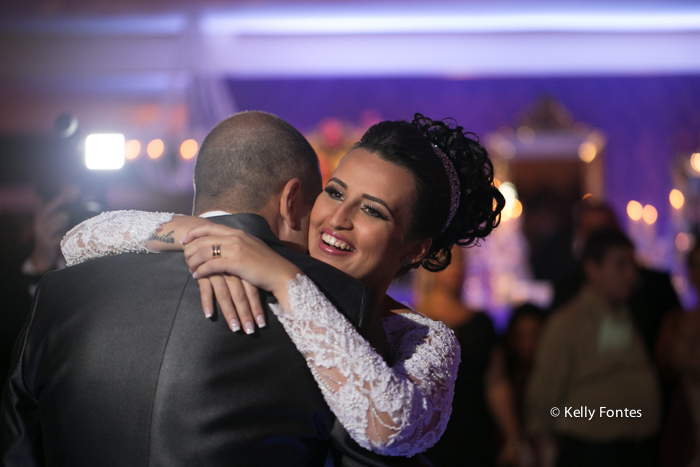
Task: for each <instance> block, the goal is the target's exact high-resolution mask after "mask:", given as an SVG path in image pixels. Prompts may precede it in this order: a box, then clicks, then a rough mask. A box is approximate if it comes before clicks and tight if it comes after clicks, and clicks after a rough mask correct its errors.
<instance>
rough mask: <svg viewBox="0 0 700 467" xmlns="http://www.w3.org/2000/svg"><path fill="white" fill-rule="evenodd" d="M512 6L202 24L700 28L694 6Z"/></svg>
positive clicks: (344, 12) (219, 18)
mask: <svg viewBox="0 0 700 467" xmlns="http://www.w3.org/2000/svg"><path fill="white" fill-rule="evenodd" d="M513 10H514V11H512V12H509V13H505V14H504V13H503V11H493V10H492V11H488V10H486V11H464V10H459V9H458V10H456V11H455V10H454V9H451V10H450V11H444V10H443V11H440V10H436V9H435V8H432V5H431V8H430V11H426V10H418V9H415V8H414V9H408V10H407V11H405V12H404V13H400V14H397V13H396V11H387V10H383V9H381V8H364V9H362V8H355V9H337V8H316V9H314V10H304V9H298V10H295V11H292V10H287V11H285V10H283V9H282V10H279V9H278V10H276V11H271V10H269V9H264V8H261V9H258V10H255V9H249V10H247V11H243V10H238V11H230V12H221V11H217V12H216V13H210V14H207V15H205V16H204V18H203V19H202V22H201V23H200V24H201V28H202V30H203V31H205V32H207V33H211V34H222V33H223V34H231V33H233V34H271V35H274V34H377V33H379V34H382V33H394V34H406V33H442V34H445V33H504V32H563V31H576V32H677V31H697V30H700V12H699V11H698V9H697V8H665V9H661V8H659V9H656V10H651V9H646V10H644V9H640V10H638V11H628V10H626V11H615V10H611V9H601V8H588V9H583V10H578V11H577V10H563V9H550V10H542V11H537V12H526V11H518V10H517V9H513Z"/></svg>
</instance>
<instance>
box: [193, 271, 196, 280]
mask: <svg viewBox="0 0 700 467" xmlns="http://www.w3.org/2000/svg"><path fill="white" fill-rule="evenodd" d="M192 277H194V278H195V279H196V278H197V271H195V272H193V273H192Z"/></svg>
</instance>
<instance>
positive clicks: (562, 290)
mask: <svg viewBox="0 0 700 467" xmlns="http://www.w3.org/2000/svg"><path fill="white" fill-rule="evenodd" d="M79 197H80V196H79V193H78V191H77V190H75V189H72V188H65V189H63V190H62V191H60V192H59V193H58V194H55V195H54V196H53V197H51V198H48V199H45V198H41V197H38V198H37V201H36V205H35V209H34V215H33V217H32V218H31V219H24V220H22V219H19V220H18V219H17V218H15V220H14V222H5V223H4V224H3V226H2V229H1V232H0V234H1V235H2V239H3V242H2V243H3V245H4V247H3V250H2V252H1V253H0V254H1V255H2V259H3V263H2V264H3V268H2V274H3V281H1V282H2V285H1V288H0V293H2V296H3V300H4V303H6V304H7V305H8V306H7V307H5V308H4V311H3V312H2V314H1V315H0V324H2V326H0V330H1V331H0V374H2V375H3V377H4V375H6V374H7V370H8V367H9V359H10V352H11V347H12V344H13V342H14V339H15V337H16V335H17V334H18V333H19V331H20V328H21V326H22V324H23V320H24V314H25V313H26V312H27V311H28V310H29V308H30V300H31V294H32V293H33V291H34V289H35V287H36V284H37V283H38V281H39V280H40V278H41V276H42V275H43V274H45V273H46V272H47V271H49V270H51V269H55V268H61V267H64V266H65V263H64V262H63V259H62V257H61V255H60V249H59V242H60V240H61V238H62V237H63V235H64V234H65V232H66V231H67V230H68V229H69V228H70V227H72V225H74V224H75V223H77V222H78V221H79V220H80V219H78V218H77V217H75V216H74V211H76V209H75V207H74V205H75V203H76V200H78V199H79ZM574 217H575V221H574V227H573V236H572V238H573V241H572V242H571V252H570V253H571V258H574V260H573V261H570V260H567V264H568V266H567V268H562V270H560V272H559V273H558V275H557V277H556V278H555V280H553V286H554V290H555V298H554V300H553V305H552V306H551V307H550V309H547V310H544V309H540V308H538V307H536V306H534V305H532V304H527V303H526V304H522V305H521V306H518V307H517V308H515V309H514V310H512V314H511V316H510V320H509V323H508V327H507V330H506V331H505V332H504V334H503V335H499V334H498V333H497V332H496V330H495V328H494V325H493V323H492V321H491V319H490V318H489V316H488V314H487V313H484V312H482V311H481V310H473V309H470V308H468V307H467V306H465V304H464V302H463V300H462V296H463V293H462V292H463V290H462V288H463V284H464V281H465V276H464V271H465V261H466V256H467V254H465V251H464V250H462V249H460V248H455V249H454V250H453V251H452V264H451V265H450V266H449V267H448V268H447V269H445V270H444V271H442V272H440V273H428V272H426V271H417V272H416V273H415V275H414V276H413V288H414V298H415V308H416V309H417V310H418V311H420V312H422V313H424V314H425V315H427V316H429V317H430V318H433V319H437V320H441V321H443V322H444V323H445V324H447V325H448V326H449V327H450V328H452V329H453V330H454V332H455V334H456V336H457V338H458V339H459V342H460V344H461V347H462V361H461V364H460V368H459V372H458V377H457V382H456V387H455V397H454V403H453V412H452V416H451V419H450V422H449V425H448V428H447V430H446V432H445V434H444V436H443V437H442V439H441V440H440V441H439V442H438V444H437V445H435V446H434V447H433V448H431V449H430V450H429V451H428V452H427V453H426V455H427V456H428V457H429V458H430V459H431V460H432V461H433V462H434V463H435V465H436V466H465V465H466V466H497V465H498V466H520V467H549V466H562V467H567V466H596V467H604V466H640V467H642V466H650V467H651V466H660V467H676V466H677V467H681V466H695V465H698V466H700V449H699V447H700V307H698V309H696V310H683V309H682V307H681V304H680V302H679V300H678V297H677V295H676V293H675V291H674V288H673V286H672V284H671V281H670V278H669V276H668V274H666V273H664V272H659V271H654V270H650V269H647V268H645V267H642V266H640V265H639V264H637V263H636V262H635V249H634V245H633V244H632V242H631V241H630V240H629V238H628V237H627V236H625V234H624V233H623V232H622V230H621V228H620V226H619V224H618V222H617V220H616V218H615V215H614V213H613V211H612V210H611V209H610V208H609V207H608V206H606V205H604V204H595V203H589V204H585V205H582V206H581V207H580V208H579V210H578V211H577V212H576V215H575V216H574ZM564 269H566V270H564ZM562 271H563V272H562ZM688 274H689V278H690V281H691V283H692V284H693V286H694V287H695V288H696V289H698V290H699V291H700V246H696V247H695V248H693V249H692V250H691V251H690V253H689V254H688ZM684 311H685V312H684Z"/></svg>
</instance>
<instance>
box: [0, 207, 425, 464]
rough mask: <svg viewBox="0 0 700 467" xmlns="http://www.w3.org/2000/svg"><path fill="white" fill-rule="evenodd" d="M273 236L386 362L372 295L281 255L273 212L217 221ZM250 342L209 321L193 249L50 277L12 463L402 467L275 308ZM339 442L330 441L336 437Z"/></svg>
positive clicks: (27, 331) (14, 384)
mask: <svg viewBox="0 0 700 467" xmlns="http://www.w3.org/2000/svg"><path fill="white" fill-rule="evenodd" d="M212 220H213V221H215V222H219V223H222V224H226V225H229V226H231V227H236V228H240V229H242V230H245V231H247V232H249V233H251V234H253V235H255V236H257V237H259V238H262V239H263V240H265V241H266V242H267V243H268V244H269V245H270V246H271V247H272V248H273V249H274V250H275V251H277V252H278V253H280V254H281V255H283V256H284V257H286V258H288V259H289V260H291V261H292V262H294V263H295V264H296V265H297V266H299V267H300V269H302V270H303V271H304V272H305V273H306V274H307V275H308V276H309V277H311V278H312V279H313V280H314V281H315V282H316V283H317V284H318V285H319V288H321V290H322V291H323V292H324V293H325V294H326V295H327V296H328V297H329V298H330V299H331V301H333V303H334V304H335V305H336V306H337V307H338V309H339V310H340V311H341V312H342V313H343V314H345V315H346V316H347V317H348V318H349V319H350V321H352V322H353V323H354V324H355V325H356V326H357V327H358V328H359V329H360V330H361V331H362V332H363V334H364V335H365V336H366V338H367V339H368V340H369V341H370V342H371V343H372V344H373V345H374V346H375V348H377V350H378V351H379V352H380V353H381V354H382V355H385V356H386V355H388V344H387V341H386V336H385V335H384V331H383V329H382V327H381V320H380V317H379V315H378V312H377V308H376V303H375V302H376V299H375V297H374V294H373V292H372V291H371V290H370V289H368V288H367V287H365V286H363V285H362V284H361V283H360V282H358V281H356V280H354V279H352V278H350V277H349V276H347V275H345V274H344V273H342V272H340V271H338V270H336V269H334V268H332V267H330V266H328V265H326V264H324V263H321V262H319V261H316V260H314V259H312V258H310V257H308V256H306V255H304V254H301V253H298V252H295V251H293V250H290V249H287V248H284V247H283V246H282V245H281V244H280V243H279V242H278V240H277V239H276V238H275V237H274V235H273V234H272V232H271V231H270V229H269V227H268V225H267V223H266V222H265V220H264V219H263V218H262V217H259V216H256V215H253V214H239V215H233V216H224V217H219V218H212ZM272 300H274V297H272V296H271V295H270V294H267V293H263V304H264V305H265V307H264V308H265V313H266V320H267V323H268V325H267V327H266V328H264V329H262V330H256V332H255V334H254V335H253V336H247V335H243V334H242V333H237V334H234V333H232V332H231V331H230V330H229V329H228V327H227V325H226V323H225V322H224V320H222V319H220V320H216V319H215V320H213V321H210V320H207V319H205V318H204V317H203V316H202V312H201V309H200V298H199V289H198V286H197V282H196V281H195V280H193V279H192V278H191V276H190V274H189V272H188V269H187V265H186V263H185V261H184V258H183V256H182V253H176V252H173V253H164V254H158V255H137V254H124V255H119V256H114V257H107V258H101V259H97V260H93V261H88V262H86V263H83V264H80V265H77V266H74V267H71V268H67V269H65V270H62V271H56V272H52V273H50V274H48V275H47V276H46V277H45V278H44V279H43V280H42V282H41V284H40V286H39V288H38V290H37V293H36V296H35V301H34V305H33V309H32V312H31V314H30V316H29V318H28V320H27V323H26V325H25V328H24V330H23V332H22V334H21V335H20V338H19V340H18V342H17V345H16V348H15V356H14V364H13V369H12V372H11V374H10V378H9V380H8V383H7V385H6V387H5V392H4V395H3V405H2V421H1V423H2V442H1V443H0V454H1V455H2V462H3V464H2V465H3V466H23V467H26V466H32V465H43V464H44V463H45V464H46V465H60V466H71V467H76V466H98V465H99V466H129V467H135V466H147V465H148V466H188V467H189V466H209V467H211V466H230V465H236V466H248V465H250V466H263V465H264V466H275V465H285V466H287V465H289V466H292V465H323V463H324V460H325V458H326V454H327V450H328V448H329V447H330V448H331V449H332V450H333V455H334V458H335V459H336V463H338V464H341V465H347V466H351V465H396V464H404V463H407V462H411V461H410V460H409V461H406V460H405V459H392V458H383V457H380V456H376V455H374V454H372V453H369V452H368V451H365V450H363V449H361V448H360V447H359V446H357V445H356V444H355V443H354V442H353V441H352V440H351V439H350V438H349V437H348V436H347V433H345V432H344V430H343V429H342V427H340V426H339V424H338V423H337V422H336V421H335V418H334V416H333V414H332V413H331V412H330V410H329V408H328V406H327V405H326V404H325V402H324V400H323V397H322V395H321V392H320V390H319V389H318V386H317V385H316V382H315V381H314V379H313V377H312V376H311V373H310V372H309V370H308V368H307V366H306V363H305V361H304V358H303V357H302V356H301V355H300V354H299V352H298V351H297V350H296V348H295V347H294V345H293V343H292V342H291V340H290V339H289V338H288V336H287V335H286V333H285V331H284V329H283V328H282V326H281V324H280V323H279V321H278V320H277V319H276V317H275V316H274V314H272V313H271V312H270V311H269V308H268V306H267V304H268V303H270V302H271V301H272ZM329 441H330V442H329Z"/></svg>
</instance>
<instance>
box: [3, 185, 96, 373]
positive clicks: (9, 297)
mask: <svg viewBox="0 0 700 467" xmlns="http://www.w3.org/2000/svg"><path fill="white" fill-rule="evenodd" d="M94 214H96V212H94V211H93V212H90V211H88V210H87V209H86V206H85V201H84V200H82V199H80V190H79V189H78V188H77V187H75V186H69V185H65V186H63V187H62V188H60V189H58V190H48V189H47V188H46V187H40V188H39V189H38V190H36V193H35V195H34V202H33V215H32V218H31V223H30V224H27V229H26V230H27V232H26V233H25V234H24V235H21V234H20V233H19V232H16V233H14V235H12V236H13V237H14V238H12V239H8V242H7V243H3V245H4V246H6V247H9V248H7V251H6V252H5V253H4V254H3V256H7V261H6V262H5V261H3V266H4V267H3V268H2V275H3V276H5V280H3V281H2V286H1V289H0V293H1V294H2V297H3V311H2V313H0V382H2V383H4V382H5V378H6V376H7V372H8V370H9V367H10V356H11V353H12V347H13V345H14V342H15V340H16V339H17V336H18V335H19V332H20V330H21V329H22V326H23V325H24V318H25V315H26V314H27V312H28V311H29V307H30V304H31V298H32V296H33V295H34V291H35V290H36V287H37V285H38V283H39V281H40V280H41V278H42V277H43V276H44V274H46V273H47V272H49V271H51V270H53V269H60V268H63V267H65V266H66V262H65V261H64V259H63V256H62V255H61V249H60V242H61V239H63V236H64V235H65V234H66V232H67V231H68V230H69V229H70V228H71V227H73V226H74V225H76V224H77V223H78V222H80V221H82V220H84V219H87V218H88V217H91V216H92V215H94ZM29 226H31V228H29ZM3 230H4V229H3ZM23 236H24V237H25V238H24V240H23V241H22V240H21V239H22V237H23ZM18 240H20V241H21V244H19V245H18V244H17V243H16V242H17V241H18ZM22 258H24V261H22ZM20 261H21V263H19V264H18V262H20Z"/></svg>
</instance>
